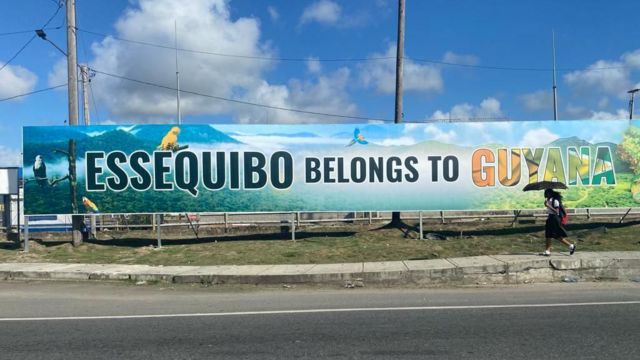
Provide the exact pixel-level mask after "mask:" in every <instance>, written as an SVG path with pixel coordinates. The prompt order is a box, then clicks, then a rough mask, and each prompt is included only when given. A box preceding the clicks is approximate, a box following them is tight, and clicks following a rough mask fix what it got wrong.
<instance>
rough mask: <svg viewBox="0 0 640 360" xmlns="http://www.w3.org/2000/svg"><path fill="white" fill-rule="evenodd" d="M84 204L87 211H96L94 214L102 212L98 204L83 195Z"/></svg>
mask: <svg viewBox="0 0 640 360" xmlns="http://www.w3.org/2000/svg"><path fill="white" fill-rule="evenodd" d="M82 204H83V205H84V207H85V208H86V209H87V212H90V213H94V214H95V213H99V212H100V210H99V209H98V207H97V206H96V204H95V203H94V202H93V201H91V200H89V199H88V198H87V197H85V196H83V197H82Z"/></svg>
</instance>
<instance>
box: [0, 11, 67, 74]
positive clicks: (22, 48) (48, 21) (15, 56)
mask: <svg viewBox="0 0 640 360" xmlns="http://www.w3.org/2000/svg"><path fill="white" fill-rule="evenodd" d="M61 8H62V3H60V4H58V8H57V9H56V11H55V12H54V13H53V15H51V17H50V18H49V20H47V22H46V23H44V25H42V27H43V28H44V27H46V26H47V25H49V23H50V22H51V21H52V20H53V19H54V18H55V17H56V15H58V12H60V9H61ZM36 37H37V35H35V34H34V35H33V36H31V38H30V39H29V40H28V41H27V42H26V43H25V44H24V45H22V47H21V48H20V50H18V51H17V52H16V53H15V55H13V56H12V57H11V59H9V60H8V61H7V62H5V63H4V64H2V67H0V71H2V70H3V69H4V68H5V67H7V66H8V65H9V64H10V63H11V62H12V61H13V60H14V59H15V58H17V57H18V55H20V53H21V52H22V51H23V50H24V49H26V48H27V46H29V44H31V42H32V41H33V39H35V38H36Z"/></svg>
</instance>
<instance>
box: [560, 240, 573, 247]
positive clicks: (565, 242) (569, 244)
mask: <svg viewBox="0 0 640 360" xmlns="http://www.w3.org/2000/svg"><path fill="white" fill-rule="evenodd" d="M558 240H560V242H561V243H563V244H565V245H567V246H571V245H573V244H572V243H570V242H569V240H567V239H566V238H559V239H558Z"/></svg>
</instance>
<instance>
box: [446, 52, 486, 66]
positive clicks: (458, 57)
mask: <svg viewBox="0 0 640 360" xmlns="http://www.w3.org/2000/svg"><path fill="white" fill-rule="evenodd" d="M442 61H444V62H447V63H453V64H461V65H478V62H479V60H478V57H477V56H475V55H464V54H456V53H454V52H452V51H447V52H446V53H444V56H443V57H442Z"/></svg>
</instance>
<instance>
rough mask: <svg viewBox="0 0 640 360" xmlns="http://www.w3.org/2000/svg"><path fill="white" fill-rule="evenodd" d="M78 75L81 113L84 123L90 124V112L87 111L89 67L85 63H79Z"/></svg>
mask: <svg viewBox="0 0 640 360" xmlns="http://www.w3.org/2000/svg"><path fill="white" fill-rule="evenodd" d="M80 76H81V78H82V115H84V124H85V125H90V124H91V113H90V112H89V68H88V67H87V65H80Z"/></svg>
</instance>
